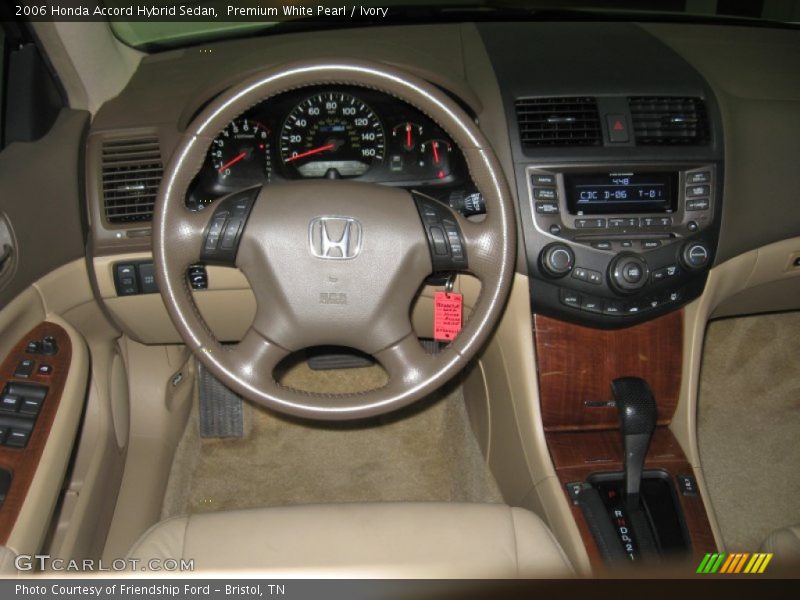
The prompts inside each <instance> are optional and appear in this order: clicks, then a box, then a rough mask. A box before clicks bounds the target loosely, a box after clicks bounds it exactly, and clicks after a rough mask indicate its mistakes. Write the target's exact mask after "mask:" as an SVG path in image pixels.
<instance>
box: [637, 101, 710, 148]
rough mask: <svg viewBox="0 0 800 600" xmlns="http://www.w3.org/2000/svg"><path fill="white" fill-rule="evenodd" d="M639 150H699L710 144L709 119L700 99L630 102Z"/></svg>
mask: <svg viewBox="0 0 800 600" xmlns="http://www.w3.org/2000/svg"><path fill="white" fill-rule="evenodd" d="M628 104H629V106H630V109H631V118H632V119H633V131H634V135H635V136H636V144H637V145H639V146H698V145H701V144H707V143H708V117H707V115H706V107H705V105H704V104H703V101H702V100H701V99H700V98H677V97H670V96H666V97H651V96H637V97H634V98H628Z"/></svg>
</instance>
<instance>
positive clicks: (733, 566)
mask: <svg viewBox="0 0 800 600" xmlns="http://www.w3.org/2000/svg"><path fill="white" fill-rule="evenodd" d="M773 556H774V555H773V554H771V553H769V554H768V553H766V552H757V553H754V554H750V553H749V552H734V553H733V554H726V553H724V552H720V553H714V554H706V555H705V556H704V557H703V560H702V561H700V565H699V566H698V567H697V571H696V572H697V573H699V574H702V575H714V574H716V573H719V574H720V575H736V574H739V573H742V574H744V573H747V574H749V575H756V574H760V573H763V572H764V571H766V569H767V565H768V564H769V563H770V561H771V560H772V557H773Z"/></svg>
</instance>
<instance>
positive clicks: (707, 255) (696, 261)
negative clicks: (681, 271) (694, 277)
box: [681, 242, 711, 271]
mask: <svg viewBox="0 0 800 600" xmlns="http://www.w3.org/2000/svg"><path fill="white" fill-rule="evenodd" d="M681 259H682V260H683V264H684V265H685V266H686V268H687V269H691V270H694V271H697V270H699V269H703V268H705V267H707V266H708V263H709V262H711V250H710V249H709V248H708V246H707V245H706V244H705V243H703V242H689V243H688V244H686V245H685V246H684V247H683V250H682V251H681Z"/></svg>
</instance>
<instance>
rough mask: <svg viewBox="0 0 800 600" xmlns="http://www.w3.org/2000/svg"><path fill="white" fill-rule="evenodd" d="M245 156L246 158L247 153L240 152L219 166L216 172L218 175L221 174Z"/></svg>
mask: <svg viewBox="0 0 800 600" xmlns="http://www.w3.org/2000/svg"><path fill="white" fill-rule="evenodd" d="M245 156H247V152H242V153H241V154H237V155H236V156H234V157H233V158H232V159H230V160H229V161H228V162H226V163H225V164H224V165H222V166H221V167H220V168H219V169H217V170H218V171H219V172H220V173H222V172H223V171H225V169H227V168H228V167H230V166H232V165H235V164H236V163H237V162H239V161H240V160H242V159H243V158H244V157H245Z"/></svg>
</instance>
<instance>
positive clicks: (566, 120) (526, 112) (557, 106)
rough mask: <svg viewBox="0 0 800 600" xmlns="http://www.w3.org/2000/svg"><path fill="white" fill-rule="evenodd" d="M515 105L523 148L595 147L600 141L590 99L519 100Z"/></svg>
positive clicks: (593, 107) (593, 105) (595, 107)
mask: <svg viewBox="0 0 800 600" xmlns="http://www.w3.org/2000/svg"><path fill="white" fill-rule="evenodd" d="M515 106H516V109H517V122H518V123H519V137H520V141H521V142H522V145H523V146H527V147H533V146H599V145H600V144H601V143H602V141H603V140H602V133H601V130H600V115H599V113H598V112H597V101H596V100H595V99H594V98H586V97H578V98H523V99H521V100H517V102H516V104H515Z"/></svg>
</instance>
